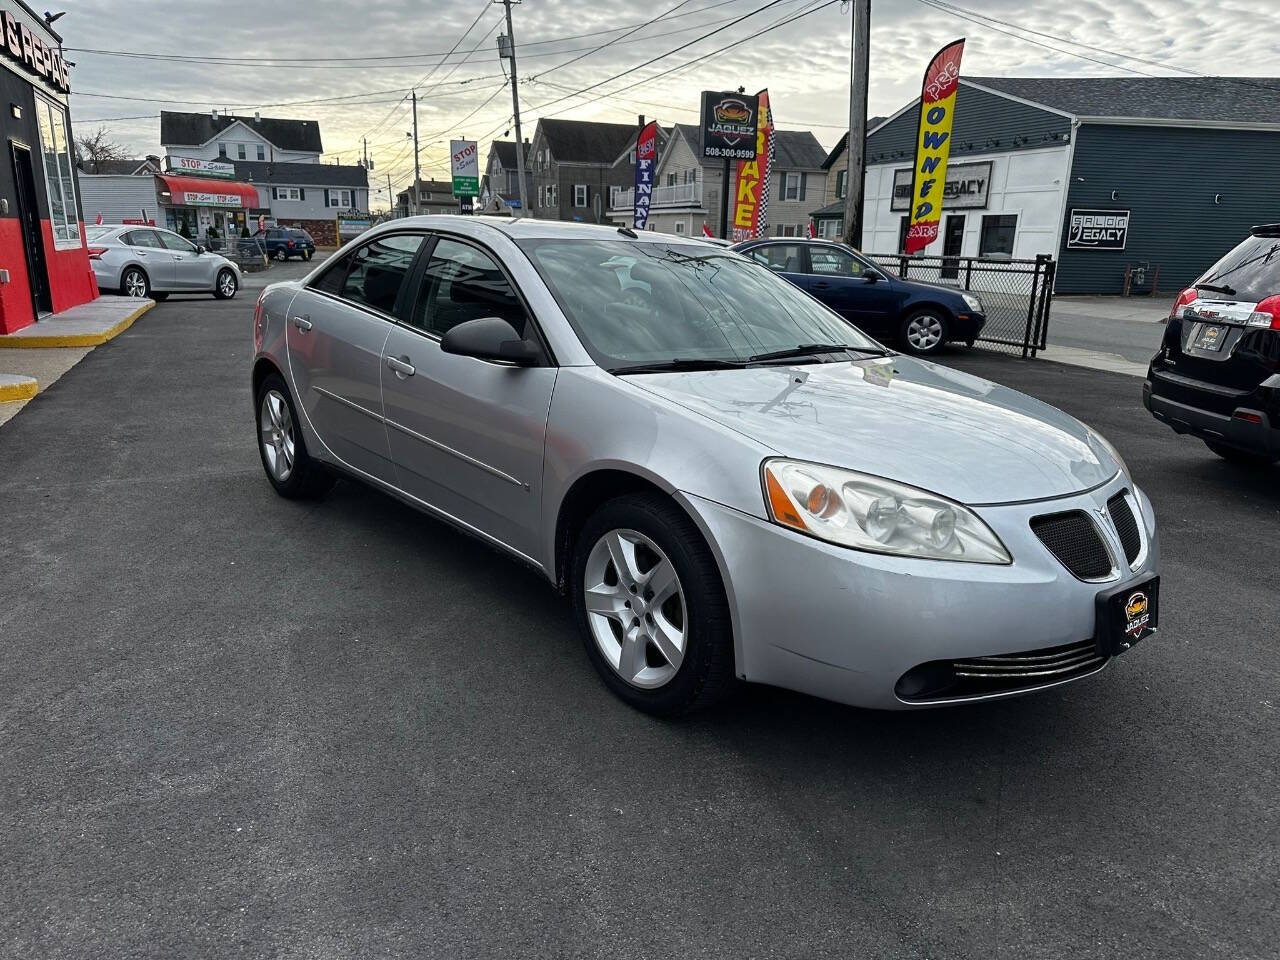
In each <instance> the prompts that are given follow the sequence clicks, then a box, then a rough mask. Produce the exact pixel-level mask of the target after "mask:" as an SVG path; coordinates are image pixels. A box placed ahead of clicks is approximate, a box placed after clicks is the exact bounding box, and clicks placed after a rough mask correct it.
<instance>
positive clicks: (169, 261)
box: [86, 225, 240, 300]
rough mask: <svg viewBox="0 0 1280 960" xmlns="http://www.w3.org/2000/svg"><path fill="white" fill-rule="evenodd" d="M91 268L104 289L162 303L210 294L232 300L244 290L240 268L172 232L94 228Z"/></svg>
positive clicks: (88, 236)
mask: <svg viewBox="0 0 1280 960" xmlns="http://www.w3.org/2000/svg"><path fill="white" fill-rule="evenodd" d="M86 240H87V242H88V245H89V263H90V265H92V267H93V275H94V276H95V277H96V278H97V280H98V288H99V289H100V290H118V291H119V292H120V293H122V294H124V295H125V296H128V297H151V298H153V299H156V300H163V299H164V298H165V297H167V296H169V294H171V293H212V294H213V295H214V296H215V297H217V298H218V299H219V300H230V299H231V298H232V297H234V296H235V295H236V291H238V290H239V289H240V268H239V267H238V266H236V265H235V264H234V263H233V262H232V261H230V260H228V259H227V258H226V257H223V256H219V255H218V254H216V253H210V252H209V251H208V250H206V249H205V248H204V247H200V246H196V244H194V243H192V242H191V241H190V240H188V239H186V238H185V237H182V236H179V235H178V234H176V233H174V232H173V231H172V230H164V229H162V228H160V227H142V226H127V225H126V226H103V225H99V226H92V227H89V228H88V230H87V232H86Z"/></svg>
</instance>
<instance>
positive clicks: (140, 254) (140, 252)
mask: <svg viewBox="0 0 1280 960" xmlns="http://www.w3.org/2000/svg"><path fill="white" fill-rule="evenodd" d="M133 252H134V253H136V254H137V255H138V256H140V257H145V256H146V254H145V253H143V252H142V251H141V250H135V251H133Z"/></svg>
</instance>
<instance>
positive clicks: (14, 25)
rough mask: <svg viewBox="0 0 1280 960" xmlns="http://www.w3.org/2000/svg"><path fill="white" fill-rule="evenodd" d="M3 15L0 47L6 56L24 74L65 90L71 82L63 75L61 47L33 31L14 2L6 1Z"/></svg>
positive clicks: (64, 66) (63, 65) (65, 67)
mask: <svg viewBox="0 0 1280 960" xmlns="http://www.w3.org/2000/svg"><path fill="white" fill-rule="evenodd" d="M5 7H6V9H5V11H4V14H3V20H4V25H3V27H4V35H3V37H0V50H3V51H4V55H5V57H6V58H7V59H9V60H10V61H12V62H13V63H15V64H16V65H17V66H19V67H21V68H22V69H23V70H24V71H26V72H27V73H34V74H35V75H36V76H37V77H39V78H40V79H42V80H44V81H45V82H46V83H48V84H49V86H51V87H52V88H53V89H54V90H57V91H59V92H61V93H67V92H68V91H70V90H71V81H70V79H69V78H68V76H67V63H66V61H65V60H63V59H62V50H61V49H60V48H58V47H52V46H49V45H48V44H46V43H45V41H44V40H42V39H41V38H40V37H39V36H38V35H37V34H36V31H35V30H33V29H31V27H29V26H27V24H26V23H25V22H24V19H23V15H22V14H21V13H20V12H18V8H17V6H16V5H15V4H12V3H6V4H5Z"/></svg>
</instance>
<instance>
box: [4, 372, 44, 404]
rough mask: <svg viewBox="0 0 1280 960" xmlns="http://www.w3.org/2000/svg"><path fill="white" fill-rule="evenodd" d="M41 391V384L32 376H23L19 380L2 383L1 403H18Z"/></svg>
mask: <svg viewBox="0 0 1280 960" xmlns="http://www.w3.org/2000/svg"><path fill="white" fill-rule="evenodd" d="M39 392H40V384H38V383H36V381H34V380H32V379H31V378H30V377H22V378H21V379H20V380H18V381H17V382H11V383H0V403H17V402H19V401H21V400H30V399H31V398H32V397H34V396H35V395H36V394H37V393H39Z"/></svg>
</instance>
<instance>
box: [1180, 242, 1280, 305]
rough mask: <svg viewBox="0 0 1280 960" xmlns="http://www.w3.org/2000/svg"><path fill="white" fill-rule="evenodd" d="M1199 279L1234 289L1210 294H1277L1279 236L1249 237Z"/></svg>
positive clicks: (1247, 297)
mask: <svg viewBox="0 0 1280 960" xmlns="http://www.w3.org/2000/svg"><path fill="white" fill-rule="evenodd" d="M1199 282H1200V283H1211V284H1213V285H1214V286H1215V287H1230V288H1231V289H1232V290H1233V291H1235V292H1234V293H1227V294H1222V293H1217V292H1214V291H1207V292H1206V295H1207V296H1210V297H1214V296H1219V297H1221V296H1228V297H1234V298H1237V299H1240V300H1255V301H1256V300H1265V299H1266V298H1267V297H1271V296H1275V295H1276V294H1280V237H1250V238H1249V239H1248V240H1245V241H1244V242H1243V243H1241V244H1240V246H1238V247H1236V248H1235V249H1234V250H1232V251H1231V252H1230V253H1228V254H1227V255H1226V256H1225V257H1223V258H1222V259H1221V260H1219V261H1218V262H1217V263H1215V264H1214V265H1213V267H1212V268H1210V270H1209V272H1208V273H1206V274H1205V275H1204V276H1203V277H1201V278H1200V281H1199Z"/></svg>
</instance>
